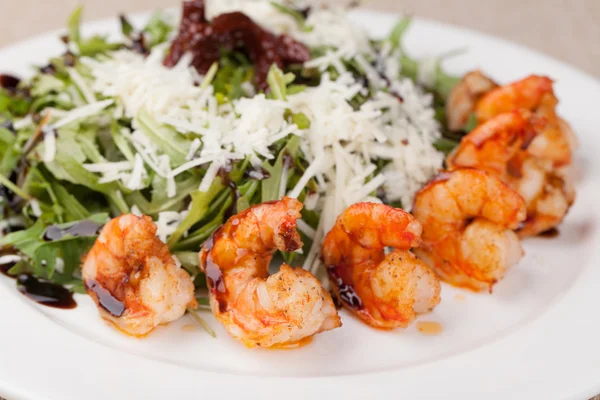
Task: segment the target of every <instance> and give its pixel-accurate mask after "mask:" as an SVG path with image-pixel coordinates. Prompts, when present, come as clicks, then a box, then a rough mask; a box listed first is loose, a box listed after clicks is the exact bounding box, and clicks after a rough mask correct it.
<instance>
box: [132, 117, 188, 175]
mask: <svg viewBox="0 0 600 400" xmlns="http://www.w3.org/2000/svg"><path fill="white" fill-rule="evenodd" d="M137 122H138V123H139V125H140V129H141V130H142V131H143V132H144V133H145V134H146V136H148V138H149V139H150V140H151V141H152V142H153V143H154V144H155V145H156V146H158V147H159V148H160V150H162V151H163V152H164V153H165V154H167V155H168V156H169V159H170V160H171V164H172V165H181V164H183V163H185V162H186V161H187V160H186V158H185V157H186V156H187V152H188V149H189V142H188V141H187V140H186V139H185V138H184V137H183V135H181V134H180V133H178V132H176V131H175V130H174V129H172V128H170V127H168V126H165V125H161V124H159V123H158V122H156V121H155V120H154V119H153V118H152V117H151V116H150V113H148V111H146V110H142V111H140V113H139V115H138V117H137Z"/></svg>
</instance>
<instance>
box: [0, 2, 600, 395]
mask: <svg viewBox="0 0 600 400" xmlns="http://www.w3.org/2000/svg"><path fill="white" fill-rule="evenodd" d="M168 10H171V9H168ZM149 13H150V12H149V11H145V12H139V13H134V14H132V17H133V18H136V19H143V18H147V16H148V15H149ZM353 14H357V15H358V14H363V15H366V16H367V17H366V18H369V16H371V17H376V18H383V19H387V20H390V19H392V18H397V17H399V14H396V13H384V12H381V11H374V10H367V9H359V10H355V11H353ZM414 20H415V23H418V24H424V25H429V26H437V27H439V28H441V29H443V30H453V31H457V32H459V33H463V34H467V35H478V36H479V37H481V38H483V39H484V40H485V41H488V42H491V43H493V44H494V45H496V44H500V45H502V46H508V47H511V48H513V49H515V50H516V51H517V52H524V53H529V54H531V55H532V56H534V57H536V58H540V59H541V60H549V61H551V62H552V63H554V64H556V65H557V66H559V67H561V68H564V69H568V70H569V71H570V73H572V74H576V75H579V78H581V79H583V80H587V81H592V82H594V83H595V84H596V85H597V86H598V88H599V89H600V79H599V78H597V77H595V76H593V75H591V74H590V73H588V72H586V71H582V70H580V69H578V68H576V67H573V66H571V65H569V64H568V63H566V62H564V61H562V60H559V59H556V58H554V57H552V56H548V55H546V54H544V53H542V52H539V51H537V50H533V49H531V48H529V47H527V46H524V45H521V44H518V43H514V42H511V41H509V40H506V39H503V38H499V37H496V36H493V35H490V34H487V33H483V32H479V31H476V30H472V29H468V28H464V27H461V26H457V25H453V24H449V23H444V22H438V21H434V20H429V19H424V18H415V19H414ZM115 21H116V18H114V17H113V18H104V19H99V20H94V21H90V22H86V23H85V24H83V25H82V26H83V29H86V28H90V29H91V28H96V27H101V26H110V24H113V23H115ZM64 31H65V30H64V29H57V30H52V31H50V32H47V33H42V34H38V35H35V36H32V37H30V38H27V39H25V40H23V41H19V42H17V43H14V44H11V45H9V46H4V47H1V48H0V53H5V52H10V51H18V50H15V49H18V48H21V47H28V46H33V45H34V43H36V42H40V41H43V40H47V39H48V38H49V37H51V36H55V37H58V35H59V34H60V33H62V32H64ZM594 243H600V241H598V237H597V235H596V236H595V241H594ZM599 250H600V249H598V248H596V249H594V251H592V257H591V258H590V263H591V264H597V262H596V261H594V260H598V259H599V257H598V256H599V255H600V251H599ZM594 253H595V256H593V255H594ZM590 268H591V265H587V266H586V268H585V269H590ZM582 275H583V271H582V273H581V274H580V275H579V276H578V277H577V278H576V281H578V280H580V279H581V277H582ZM15 293H16V291H15ZM16 294H18V293H16ZM569 294H571V291H567V292H566V293H565V296H567V295H569ZM5 295H6V293H5V292H4V291H3V290H1V289H0V299H4V298H5V297H7V296H5ZM17 297H18V296H17ZM17 297H15V299H16V298H17ZM7 298H8V300H9V301H12V300H15V299H11V297H10V294H9V295H8V297H7ZM18 300H21V301H18ZM560 301H561V302H563V301H565V300H564V299H562V300H560ZM14 302H15V303H19V304H18V306H17V308H22V309H23V310H24V312H23V313H22V314H18V315H20V316H22V317H25V316H26V315H27V314H28V313H29V312H33V311H35V310H33V309H32V308H31V307H30V305H29V304H26V303H25V301H24V300H23V299H17V300H15V301H14ZM11 305H12V303H11ZM552 311H554V310H553V309H548V310H546V311H545V312H544V315H543V316H540V318H538V319H537V320H535V321H532V322H531V324H530V325H537V324H539V322H540V320H541V319H546V317H547V316H548V314H550V313H551V312H552ZM3 313H4V311H3V310H2V307H0V315H2V314H3ZM8 315H10V313H9V314H8ZM38 319H39V318H38ZM22 320H25V318H22ZM14 325H15V324H13V328H15V326H14ZM43 325H47V330H48V331H56V332H52V335H58V337H60V336H65V334H64V329H63V328H62V327H60V326H58V325H56V324H55V323H54V322H52V321H47V322H44V323H43ZM18 328H19V329H16V330H13V331H14V333H15V334H18V335H25V337H28V333H31V332H28V330H27V329H22V328H23V327H18ZM10 329H11V328H9V329H8V330H6V331H9V330H10ZM3 331H5V330H4V328H3V329H2V330H0V339H1V338H2V332H3ZM6 331H5V332H6ZM61 332H62V335H61ZM518 332H520V330H517V331H514V332H511V333H509V334H508V335H507V337H506V338H503V339H501V340H499V341H498V342H504V341H506V340H509V339H510V338H513V337H514V336H517V334H518ZM71 336H77V340H73V341H74V342H81V343H77V346H83V348H85V349H86V350H85V351H87V347H90V350H89V351H90V352H94V353H96V354H95V355H94V356H95V357H100V358H103V356H105V355H106V354H101V353H107V354H108V353H111V354H112V353H115V354H119V353H118V352H117V351H115V350H114V349H112V348H110V349H107V348H106V346H103V345H101V344H98V343H95V342H94V341H92V340H89V339H85V338H82V337H79V336H78V335H73V334H72V333H70V334H69V338H70V337H71ZM90 342H91V343H92V346H90V345H89V344H90ZM494 346H495V345H494ZM92 347H93V349H92ZM2 348H3V343H2V342H0V351H1V350H2ZM54 350H56V349H54ZM109 350H110V351H109ZM241 351H243V349H241ZM478 351H479V350H478V349H473V350H469V351H467V352H466V353H469V356H468V357H470V356H471V355H472V354H473V353H476V352H478ZM82 355H83V354H79V356H82ZM13 356H14V354H13ZM72 356H73V355H72ZM460 356H462V355H460ZM120 357H124V358H126V359H127V362H126V364H128V365H132V366H135V365H141V364H152V365H153V366H154V364H155V363H157V364H158V362H155V361H152V362H150V361H148V360H147V359H145V358H143V357H141V356H137V355H133V354H121V355H120ZM468 357H467V358H468ZM0 358H4V357H0ZM5 361H6V359H5ZM443 361H444V360H442V361H440V362H443ZM434 364H437V362H434ZM427 365H429V364H427ZM427 365H425V366H417V367H416V368H415V369H417V370H419V369H421V368H424V367H427ZM3 368H4V369H10V367H8V368H7V366H3V362H2V361H1V360H0V372H1V371H2V370H3ZM171 368H175V369H181V368H180V367H177V366H170V367H169V369H171ZM587 372H588V373H586V374H585V375H586V376H588V375H589V377H593V376H594V375H595V376H600V365H598V366H596V368H595V369H594V370H589V371H587ZM193 374H196V375H198V376H200V375H202V374H205V376H206V377H207V378H209V379H210V378H211V377H214V378H215V380H220V379H222V378H224V377H225V378H227V377H231V376H232V375H229V374H222V373H215V372H198V371H195V372H193ZM182 375H183V374H182ZM215 375H219V376H220V377H219V378H218V379H216V378H217V377H215ZM366 375H367V376H368V378H369V377H370V378H372V377H373V375H377V376H379V377H383V378H386V377H391V378H392V380H393V378H395V377H397V376H398V375H402V374H401V373H399V371H395V370H393V371H389V372H377V373H369V374H366ZM4 376H6V374H3V373H0V393H3V394H4V395H6V396H8V397H9V398H10V399H11V400H12V399H13V398H36V399H37V398H50V397H46V394H44V393H41V392H40V389H39V388H36V389H31V388H29V389H23V388H15V387H13V389H11V384H10V382H9V381H8V380H5V379H4ZM198 376H197V377H198ZM354 376H355V375H352V377H354ZM248 378H250V379H255V380H256V379H257V378H256V377H252V376H251V377H240V376H236V378H235V379H236V380H239V381H240V382H244V381H245V383H247V384H249V385H250V382H248V380H249V379H248ZM270 379H272V378H264V377H263V378H259V379H258V380H259V381H265V380H266V381H267V382H268V381H269V380H270ZM277 379H278V380H281V381H287V382H290V383H292V382H293V383H300V384H301V383H302V382H307V381H311V382H312V383H313V387H314V388H317V387H318V386H319V387H320V389H319V390H322V388H325V391H324V392H320V393H321V394H325V393H327V392H328V391H329V390H328V389H327V385H328V382H323V379H324V380H325V381H330V382H332V381H347V380H348V377H347V376H341V377H327V378H311V377H297V378H292V377H284V378H277ZM583 380H586V381H587V382H588V384H587V385H586V386H585V387H583V386H582V387H579V389H576V390H570V391H565V393H563V394H564V396H565V397H564V398H580V397H582V396H584V395H585V396H589V395H593V394H595V393H599V392H600V379H598V378H596V379H593V381H594V382H593V383H592V379H591V378H586V379H583ZM92 382H93V381H92ZM89 383H91V382H89ZM95 383H97V382H95ZM261 383H263V382H261ZM298 392H299V391H298ZM313 393H316V392H313ZM298 394H300V393H295V394H292V397H293V398H296V397H294V396H297V395H298ZM338 394H339V393H338ZM263 395H264V394H263ZM305 396H306V394H302V397H305ZM298 397H299V396H298ZM561 398H563V397H561Z"/></svg>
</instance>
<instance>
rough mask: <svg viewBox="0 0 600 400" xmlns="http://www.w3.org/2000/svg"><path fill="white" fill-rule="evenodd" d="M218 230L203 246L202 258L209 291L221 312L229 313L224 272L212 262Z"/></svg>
mask: <svg viewBox="0 0 600 400" xmlns="http://www.w3.org/2000/svg"><path fill="white" fill-rule="evenodd" d="M219 231H220V229H219V230H217V231H216V232H215V233H214V234H213V235H212V236H211V237H209V238H208V239H207V240H206V242H204V244H203V245H202V258H203V264H204V274H205V275H206V284H207V285H208V288H209V290H210V291H211V293H212V294H213V296H215V300H217V303H218V304H219V312H221V313H224V312H226V311H227V304H226V302H225V299H224V295H225V294H226V293H227V288H226V287H225V282H224V281H223V272H222V271H221V268H219V266H218V265H217V264H215V263H214V262H213V260H212V254H211V250H212V248H213V245H214V235H215V234H217V235H218V234H219Z"/></svg>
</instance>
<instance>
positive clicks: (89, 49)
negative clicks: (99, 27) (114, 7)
mask: <svg viewBox="0 0 600 400" xmlns="http://www.w3.org/2000/svg"><path fill="white" fill-rule="evenodd" d="M82 14H83V7H82V6H79V7H77V8H76V9H75V11H74V12H73V13H72V14H71V15H70V16H69V19H68V20H67V31H68V33H67V38H68V40H69V42H72V43H75V44H76V45H77V48H78V51H79V54H81V55H82V56H95V55H97V54H100V53H105V52H107V51H111V50H116V49H118V48H120V47H121V44H120V43H110V42H109V41H108V39H107V38H106V37H103V36H98V35H96V36H91V37H89V38H86V39H83V38H82V37H81V32H80V24H81V17H82Z"/></svg>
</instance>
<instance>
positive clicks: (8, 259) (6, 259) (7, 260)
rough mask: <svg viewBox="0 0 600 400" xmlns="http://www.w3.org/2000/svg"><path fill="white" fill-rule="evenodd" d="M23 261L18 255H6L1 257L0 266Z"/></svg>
mask: <svg viewBox="0 0 600 400" xmlns="http://www.w3.org/2000/svg"><path fill="white" fill-rule="evenodd" d="M19 261H21V256H19V255H16V254H6V255H3V256H0V265H5V264H11V263H16V262H19Z"/></svg>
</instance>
